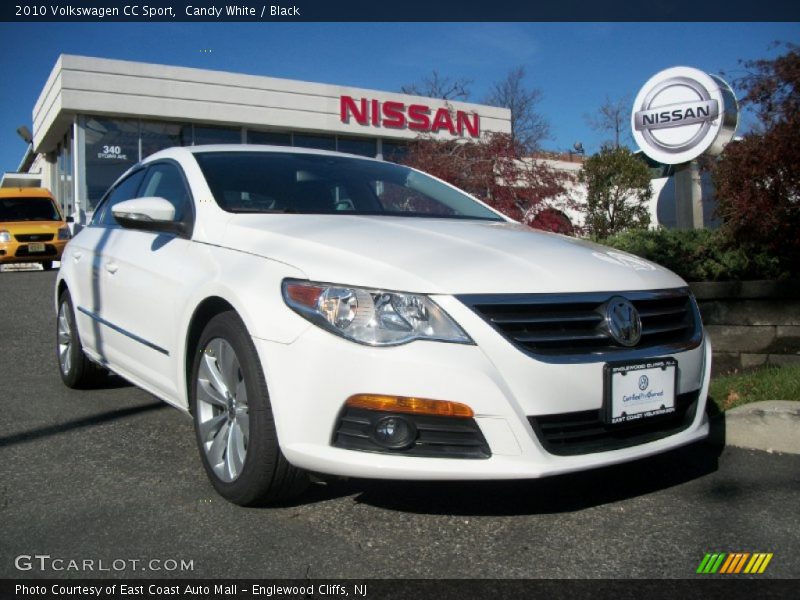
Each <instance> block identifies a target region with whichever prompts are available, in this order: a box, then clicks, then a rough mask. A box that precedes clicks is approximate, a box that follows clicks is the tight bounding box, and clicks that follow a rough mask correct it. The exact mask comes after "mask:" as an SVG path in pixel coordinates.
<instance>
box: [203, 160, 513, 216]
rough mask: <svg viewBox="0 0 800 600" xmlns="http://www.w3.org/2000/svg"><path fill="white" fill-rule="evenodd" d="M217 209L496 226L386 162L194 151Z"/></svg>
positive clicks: (456, 196)
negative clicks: (433, 219)
mask: <svg viewBox="0 0 800 600" xmlns="http://www.w3.org/2000/svg"><path fill="white" fill-rule="evenodd" d="M195 158H196V159H197V162H198V163H199V165H200V169H201V170H202V171H203V175H204V176H205V178H206V181H207V182H208V185H209V187H210V188H211V193H212V194H214V198H215V199H216V201H217V203H218V204H219V205H220V207H221V208H222V209H223V210H226V211H229V212H237V213H238V212H247V213H275V212H280V213H312V214H343V215H388V216H402V217H436V218H452V219H482V220H490V221H502V220H503V218H502V217H500V216H499V215H497V213H495V212H493V211H491V210H489V209H488V208H486V207H485V206H483V205H481V204H479V203H478V202H476V201H475V200H473V199H472V198H470V197H469V196H467V195H466V194H465V193H463V192H460V191H458V190H456V189H455V188H452V187H450V186H449V185H446V184H444V183H442V182H440V181H438V180H436V179H434V178H432V177H429V176H427V175H424V174H422V173H420V172H418V171H414V170H412V169H409V168H407V167H403V166H400V165H396V164H393V163H388V162H381V161H374V160H364V159H359V158H350V157H346V156H332V155H321V154H300V153H298V154H294V153H286V152H247V151H241V152H238V151H237V152H213V151H212V152H197V153H195Z"/></svg>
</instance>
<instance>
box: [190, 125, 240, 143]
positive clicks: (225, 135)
mask: <svg viewBox="0 0 800 600" xmlns="http://www.w3.org/2000/svg"><path fill="white" fill-rule="evenodd" d="M241 143H242V130H241V129H239V128H238V127H237V128H236V129H231V128H230V127H209V126H200V125H195V126H194V145H195V146H200V145H201V144H241Z"/></svg>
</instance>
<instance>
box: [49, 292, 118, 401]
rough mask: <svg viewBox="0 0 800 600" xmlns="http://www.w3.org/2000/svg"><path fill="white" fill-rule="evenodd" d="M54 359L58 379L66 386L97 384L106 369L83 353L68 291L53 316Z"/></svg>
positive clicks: (59, 299)
mask: <svg viewBox="0 0 800 600" xmlns="http://www.w3.org/2000/svg"><path fill="white" fill-rule="evenodd" d="M56 358H57V359H58V372H59V373H60V374H61V380H62V381H63V382H64V384H65V385H66V386H67V387H70V388H73V389H86V388H92V387H96V386H97V385H98V384H99V383H100V381H101V380H102V379H103V377H105V374H106V371H105V370H104V369H103V368H102V367H101V366H100V365H98V364H96V363H93V362H92V361H91V360H89V358H88V357H87V356H86V354H84V352H83V344H82V343H81V336H80V334H79V333H78V328H77V326H76V325H75V311H74V310H73V308H72V298H71V296H70V294H69V292H68V291H67V290H64V291H63V292H62V293H61V295H60V296H59V297H58V317H57V318H56Z"/></svg>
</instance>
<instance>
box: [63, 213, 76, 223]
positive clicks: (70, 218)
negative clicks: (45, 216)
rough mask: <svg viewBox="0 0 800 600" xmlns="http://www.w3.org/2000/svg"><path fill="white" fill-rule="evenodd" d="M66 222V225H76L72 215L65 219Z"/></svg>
mask: <svg viewBox="0 0 800 600" xmlns="http://www.w3.org/2000/svg"><path fill="white" fill-rule="evenodd" d="M64 222H65V223H74V222H75V217H73V216H72V215H69V216H68V217H66V218H65V219H64Z"/></svg>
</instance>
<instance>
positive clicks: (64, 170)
mask: <svg viewBox="0 0 800 600" xmlns="http://www.w3.org/2000/svg"><path fill="white" fill-rule="evenodd" d="M72 150H73V148H72V129H70V130H69V131H68V132H67V134H66V135H65V136H64V139H63V140H62V141H61V143H60V144H59V145H58V148H57V153H58V154H57V158H56V181H55V185H54V186H53V188H52V191H53V193H54V194H55V196H56V200H57V201H58V205H59V206H60V207H61V212H62V214H64V216H69V215H71V214H72V213H73V212H74V206H73V205H74V193H73V192H74V188H73V177H72V170H73V155H72Z"/></svg>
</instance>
